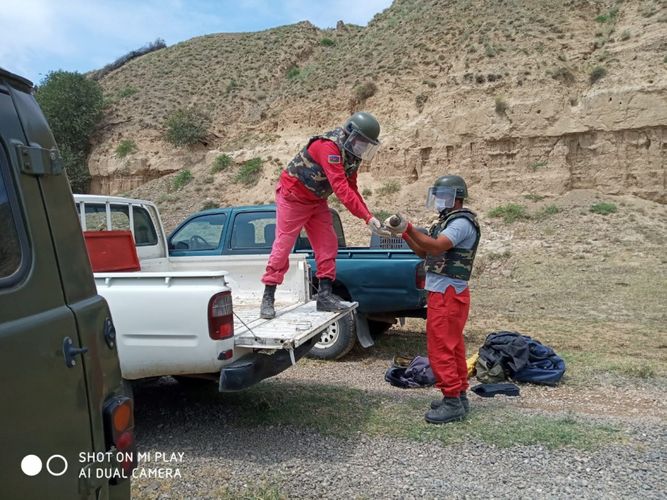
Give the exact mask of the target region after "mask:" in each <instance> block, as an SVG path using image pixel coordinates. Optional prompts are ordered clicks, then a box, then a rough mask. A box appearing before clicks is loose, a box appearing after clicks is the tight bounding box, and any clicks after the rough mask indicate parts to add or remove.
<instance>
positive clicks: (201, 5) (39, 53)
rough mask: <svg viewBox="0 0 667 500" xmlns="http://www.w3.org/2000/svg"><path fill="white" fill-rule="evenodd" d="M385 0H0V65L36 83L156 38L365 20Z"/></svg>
mask: <svg viewBox="0 0 667 500" xmlns="http://www.w3.org/2000/svg"><path fill="white" fill-rule="evenodd" d="M389 5H391V0H273V1H272V0H21V1H18V0H0V67H2V68H4V69H6V70H9V71H11V72H12V73H16V74H19V75H21V76H23V77H26V78H28V79H29V80H32V82H33V83H36V84H38V83H40V82H41V81H42V79H43V78H44V77H45V76H46V75H47V73H49V72H50V71H55V70H61V69H62V70H66V71H79V72H81V73H83V72H86V71H90V70H93V69H99V68H102V67H103V66H105V65H106V64H109V63H111V62H113V61H115V60H116V59H118V58H119V57H121V56H123V55H125V54H127V53H128V52H130V51H132V50H135V49H138V48H140V47H143V46H144V45H146V44H147V43H149V42H153V41H155V40H156V39H157V38H161V39H163V40H164V41H165V42H166V43H167V45H173V44H175V43H178V42H181V41H183V40H188V39H190V38H193V37H195V36H199V35H206V34H210V33H221V32H225V33H228V32H247V31H260V30H264V29H267V28H272V27H275V26H282V25H285V24H293V23H296V22H299V21H310V22H311V23H313V24H314V25H316V26H318V27H320V28H330V27H335V26H336V22H337V21H338V20H343V21H344V22H346V23H352V24H359V25H362V26H364V25H366V24H367V23H368V21H370V20H371V19H372V18H373V16H374V15H375V14H377V13H379V12H382V11H383V10H384V9H386V8H387V7H389Z"/></svg>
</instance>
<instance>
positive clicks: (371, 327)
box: [368, 319, 392, 337]
mask: <svg viewBox="0 0 667 500" xmlns="http://www.w3.org/2000/svg"><path fill="white" fill-rule="evenodd" d="M391 327H392V323H387V322H386V321H376V320H373V319H369V320H368V331H369V332H371V335H372V336H373V337H377V336H379V335H382V334H383V333H385V332H386V331H387V330H389V329H390V328H391Z"/></svg>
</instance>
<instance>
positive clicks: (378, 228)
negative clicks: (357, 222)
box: [366, 217, 391, 238]
mask: <svg viewBox="0 0 667 500" xmlns="http://www.w3.org/2000/svg"><path fill="white" fill-rule="evenodd" d="M366 224H367V225H368V229H370V230H371V233H373V234H377V235H378V236H384V237H385V238H388V237H389V236H391V233H390V232H389V231H387V229H386V228H384V227H382V224H380V221H379V220H378V219H377V218H375V217H371V218H370V219H368V222H367V223H366Z"/></svg>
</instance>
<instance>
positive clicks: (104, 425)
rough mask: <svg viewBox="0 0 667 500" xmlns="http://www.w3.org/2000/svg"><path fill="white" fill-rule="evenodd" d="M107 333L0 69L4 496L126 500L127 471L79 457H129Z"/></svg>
mask: <svg viewBox="0 0 667 500" xmlns="http://www.w3.org/2000/svg"><path fill="white" fill-rule="evenodd" d="M114 333H115V332H114V325H113V322H112V320H111V314H110V312H109V308H108V307H107V303H106V302H105V301H104V299H103V298H102V297H100V296H99V295H98V294H97V292H96V290H95V283H94V281H93V275H92V272H91V269H90V264H89V263H88V257H87V256H86V247H85V245H84V241H83V238H82V236H81V232H80V231H79V227H78V220H77V217H76V211H75V209H74V203H73V201H72V193H71V191H70V187H69V183H68V182H67V177H66V175H65V172H64V170H63V162H62V159H61V157H60V153H59V152H58V149H57V148H56V144H55V142H54V139H53V135H52V134H51V131H50V129H49V126H48V124H47V122H46V119H45V117H44V115H43V114H42V111H41V110H40V108H39V106H38V105H37V102H36V101H35V99H34V98H33V96H32V84H31V83H30V82H29V81H27V80H25V79H23V78H20V77H18V76H16V75H13V74H11V73H9V72H7V71H5V70H3V69H1V68H0V353H1V354H0V360H1V363H0V378H1V379H2V385H0V399H2V409H3V411H2V412H0V443H2V453H0V479H1V481H2V491H3V492H4V493H3V495H2V496H3V497H5V498H10V497H11V498H23V499H30V498H79V499H81V498H97V499H102V498H104V499H121V498H130V481H129V479H122V478H120V477H118V475H117V474H116V472H119V471H120V470H121V469H120V468H122V471H123V475H131V474H130V473H131V470H132V468H133V464H132V463H131V462H132V461H129V462H128V463H126V464H118V463H115V464H113V463H111V462H109V463H103V462H104V461H97V460H95V461H93V460H90V458H85V457H91V456H103V457H107V456H112V457H116V456H117V452H118V451H123V452H126V453H133V451H132V450H133V447H134V436H133V425H134V424H133V416H132V415H133V407H132V400H131V398H129V397H128V396H127V395H125V394H124V393H123V388H122V383H121V373H120V367H119V364H118V355H117V352H116V342H115V337H114ZM121 414H122V416H123V417H124V419H123V422H124V423H123V426H124V427H123V428H116V427H115V426H112V422H115V423H118V422H119V420H117V419H116V417H117V416H121ZM121 432H122V434H121ZM121 437H122V439H120V438H121ZM81 454H83V456H84V460H81V456H82V455H81ZM107 454H108V455H107ZM112 470H113V471H116V472H112ZM97 472H102V473H103V475H102V476H101V477H98V474H97ZM106 474H109V475H112V476H115V477H113V478H111V479H109V476H108V475H106Z"/></svg>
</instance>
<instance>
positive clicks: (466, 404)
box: [431, 391, 470, 415]
mask: <svg viewBox="0 0 667 500" xmlns="http://www.w3.org/2000/svg"><path fill="white" fill-rule="evenodd" d="M459 399H460V400H461V406H463V409H464V410H465V412H466V415H467V414H468V413H470V402H469V401H468V395H467V394H466V391H462V392H461V394H460V395H459ZM444 400H445V398H442V399H435V400H433V401H431V409H432V410H435V409H436V408H438V407H439V406H440V405H442V403H443V402H444Z"/></svg>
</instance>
